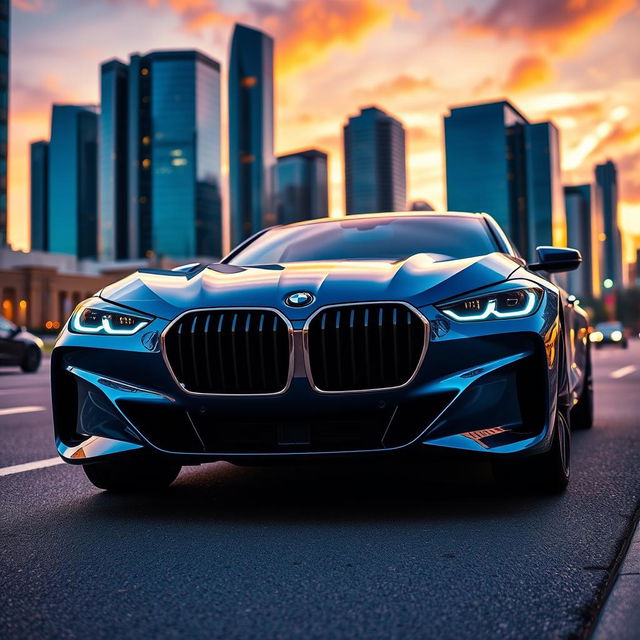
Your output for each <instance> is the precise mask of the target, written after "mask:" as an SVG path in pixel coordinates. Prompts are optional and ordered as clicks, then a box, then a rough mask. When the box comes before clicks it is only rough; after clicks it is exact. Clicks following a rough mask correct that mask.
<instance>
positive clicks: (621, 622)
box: [588, 516, 640, 640]
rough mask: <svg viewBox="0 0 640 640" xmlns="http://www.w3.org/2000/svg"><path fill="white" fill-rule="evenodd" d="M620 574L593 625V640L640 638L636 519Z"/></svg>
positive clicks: (639, 527) (639, 552) (638, 524)
mask: <svg viewBox="0 0 640 640" xmlns="http://www.w3.org/2000/svg"><path fill="white" fill-rule="evenodd" d="M623 551H624V555H622V557H621V562H620V563H619V564H618V570H617V572H616V573H615V574H614V576H615V577H614V579H613V580H612V581H611V583H610V587H609V588H608V589H607V592H606V594H605V596H604V600H603V604H602V606H601V608H600V611H599V613H598V615H597V617H596V619H595V621H594V624H593V627H592V633H591V634H589V636H588V637H590V638H591V640H636V639H637V638H639V637H640V522H638V517H637V516H636V518H635V526H634V528H633V534H632V535H631V536H630V537H629V539H628V541H627V545H626V549H624V547H623Z"/></svg>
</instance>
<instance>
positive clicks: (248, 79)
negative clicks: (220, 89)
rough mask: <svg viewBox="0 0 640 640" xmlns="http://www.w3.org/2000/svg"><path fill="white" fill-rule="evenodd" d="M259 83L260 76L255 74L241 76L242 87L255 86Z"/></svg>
mask: <svg viewBox="0 0 640 640" xmlns="http://www.w3.org/2000/svg"><path fill="white" fill-rule="evenodd" d="M257 84H258V78H256V77H255V76H245V77H244V78H240V86H241V87H245V88H248V87H255V86H256V85H257Z"/></svg>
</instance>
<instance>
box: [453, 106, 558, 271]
mask: <svg viewBox="0 0 640 640" xmlns="http://www.w3.org/2000/svg"><path fill="white" fill-rule="evenodd" d="M444 132H445V154H446V172H447V177H446V183H447V208H448V209H449V210H451V211H485V212H487V213H490V214H491V215H492V216H493V217H494V218H495V219H496V220H497V221H498V222H499V223H500V225H501V226H502V228H503V229H504V230H505V231H506V233H507V234H508V235H509V236H510V238H511V239H512V240H513V242H514V243H515V245H516V246H517V247H518V249H519V251H520V253H521V254H522V255H523V256H525V257H527V258H530V259H532V258H534V257H535V248H536V246H539V245H549V244H557V245H562V244H564V243H565V239H566V218H565V212H564V198H563V193H562V184H561V176H560V146H559V136H558V130H557V129H556V127H555V126H554V125H553V124H552V123H551V122H539V123H534V124H531V123H529V121H528V120H527V118H526V117H525V116H524V115H523V114H522V113H520V112H519V111H518V110H517V109H516V108H515V107H514V106H513V105H512V104H511V103H509V102H507V101H505V100H502V101H499V102H490V103H484V104H474V105H469V106H463V107H455V108H452V109H451V110H450V114H449V115H448V116H445V119H444Z"/></svg>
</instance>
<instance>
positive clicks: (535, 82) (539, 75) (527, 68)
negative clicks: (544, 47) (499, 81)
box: [504, 56, 555, 91]
mask: <svg viewBox="0 0 640 640" xmlns="http://www.w3.org/2000/svg"><path fill="white" fill-rule="evenodd" d="M554 78H555V72H554V71H553V69H552V68H551V66H550V65H549V63H548V62H547V61H546V60H545V59H544V58H541V57H540V56H525V57H524V58H520V59H519V60H516V62H515V63H514V65H513V66H512V67H511V71H510V72H509V77H508V78H507V81H506V82H505V84H504V89H505V90H506V91H527V90H528V89H532V88H533V87H538V86H540V85H544V84H548V83H550V82H551V81H552V80H553V79H554Z"/></svg>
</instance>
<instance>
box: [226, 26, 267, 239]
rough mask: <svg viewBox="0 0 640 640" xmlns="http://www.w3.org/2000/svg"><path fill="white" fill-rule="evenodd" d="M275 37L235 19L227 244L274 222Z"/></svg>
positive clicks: (231, 64)
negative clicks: (228, 231) (228, 236)
mask: <svg viewBox="0 0 640 640" xmlns="http://www.w3.org/2000/svg"><path fill="white" fill-rule="evenodd" d="M274 182H275V156H274V153H273V40H272V39H271V38H270V37H269V36H268V35H267V34H265V33H263V32H261V31H258V30H256V29H252V28H250V27H246V26H244V25H239V24H237V25H236V26H235V28H234V30H233V37H232V40H231V54H230V61H229V189H230V213H231V218H230V224H231V229H230V231H231V246H232V247H234V246H236V245H238V244H239V243H240V242H242V241H243V240H245V239H246V238H248V237H249V236H251V235H253V234H254V233H256V232H257V231H260V229H263V228H264V227H268V226H270V225H273V224H275V223H276V222H277V215H276V209H275V207H276V203H275V185H274Z"/></svg>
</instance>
